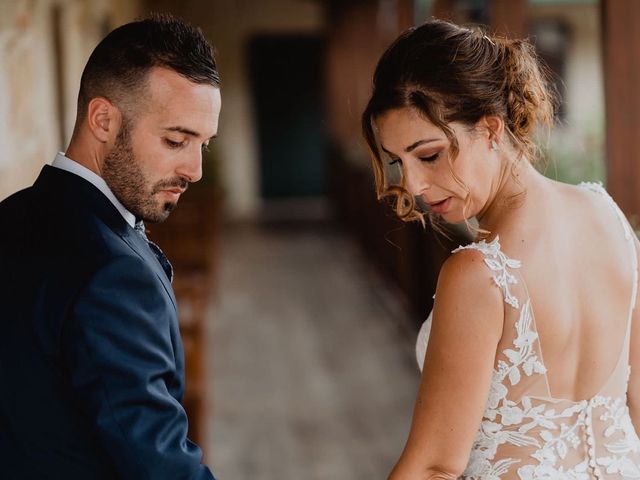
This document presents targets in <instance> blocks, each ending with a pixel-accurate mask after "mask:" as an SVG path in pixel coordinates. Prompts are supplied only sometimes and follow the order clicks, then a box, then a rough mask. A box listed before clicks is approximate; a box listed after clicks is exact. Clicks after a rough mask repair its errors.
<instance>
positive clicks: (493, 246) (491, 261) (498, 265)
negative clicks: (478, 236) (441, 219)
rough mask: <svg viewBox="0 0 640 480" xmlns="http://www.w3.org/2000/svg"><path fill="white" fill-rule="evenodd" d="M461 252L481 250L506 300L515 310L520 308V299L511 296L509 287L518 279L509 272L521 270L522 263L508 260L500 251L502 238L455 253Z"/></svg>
mask: <svg viewBox="0 0 640 480" xmlns="http://www.w3.org/2000/svg"><path fill="white" fill-rule="evenodd" d="M460 250H479V251H480V252H482V254H483V255H484V263H486V264H487V266H488V267H489V268H490V269H491V271H493V272H495V275H494V276H493V281H494V282H495V283H496V285H498V287H500V288H501V289H502V293H503V294H504V300H505V302H507V303H508V304H509V305H511V306H512V307H513V308H519V306H520V304H519V302H518V299H517V298H516V297H515V296H513V295H512V294H511V291H510V289H509V285H512V284H516V283H518V281H517V280H516V277H515V276H514V275H513V274H512V273H511V272H509V268H520V261H519V260H513V259H510V258H508V257H507V256H506V255H505V254H504V253H502V251H501V250H500V238H499V237H498V236H496V238H494V239H493V240H492V241H491V242H490V243H487V242H486V240H482V241H481V242H476V243H472V244H470V245H465V246H461V247H458V248H456V249H455V250H454V251H453V253H456V252H459V251H460Z"/></svg>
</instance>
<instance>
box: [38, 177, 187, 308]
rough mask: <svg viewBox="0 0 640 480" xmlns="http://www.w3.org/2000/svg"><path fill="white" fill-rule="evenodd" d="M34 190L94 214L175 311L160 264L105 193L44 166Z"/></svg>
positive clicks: (83, 180)
mask: <svg viewBox="0 0 640 480" xmlns="http://www.w3.org/2000/svg"><path fill="white" fill-rule="evenodd" d="M33 186H34V188H35V189H36V190H39V191H42V192H48V193H49V194H51V195H54V196H55V195H60V193H59V192H64V195H65V196H67V197H69V201H70V202H71V203H72V204H73V205H72V206H73V208H86V209H88V210H90V211H92V212H94V213H95V214H96V215H97V216H98V217H99V218H100V219H101V220H102V221H103V222H104V223H105V224H106V225H107V226H108V227H109V228H110V229H111V230H113V231H114V232H115V233H116V234H117V235H118V236H120V237H121V238H122V240H123V241H124V242H125V243H126V244H127V245H128V246H129V247H130V248H131V249H132V250H133V251H134V252H135V253H136V254H137V255H138V256H139V257H141V258H142V259H143V260H144V261H145V262H146V263H147V264H148V265H149V266H150V267H151V269H152V270H153V271H154V272H155V274H156V275H157V277H158V278H159V279H160V281H161V282H162V285H163V286H164V289H165V291H166V292H167V295H169V298H170V299H171V302H172V303H173V307H174V308H175V309H176V311H177V307H176V298H175V295H174V293H173V288H172V287H171V282H170V281H169V279H168V278H167V275H166V273H165V272H164V270H163V268H162V266H161V265H160V262H158V259H157V258H156V256H155V255H154V254H153V252H152V251H151V249H150V248H149V245H148V244H147V241H146V240H145V239H144V238H142V236H141V235H140V234H139V233H137V232H136V231H135V230H134V229H133V228H132V227H131V226H130V225H129V224H128V223H127V221H126V220H125V219H124V218H123V217H122V215H121V214H120V212H119V211H118V209H117V208H116V207H115V206H114V205H113V203H111V201H110V200H109V199H108V198H107V197H105V196H104V194H103V193H102V192H101V191H100V190H99V189H98V188H96V187H95V186H94V185H93V184H92V183H91V182H88V181H87V180H85V179H84V178H82V177H79V176H78V175H75V174H73V173H70V172H67V171H65V170H61V169H59V168H55V167H51V166H49V165H45V166H44V167H43V168H42V171H41V172H40V175H39V176H38V178H37V180H36V181H35V183H34V185H33Z"/></svg>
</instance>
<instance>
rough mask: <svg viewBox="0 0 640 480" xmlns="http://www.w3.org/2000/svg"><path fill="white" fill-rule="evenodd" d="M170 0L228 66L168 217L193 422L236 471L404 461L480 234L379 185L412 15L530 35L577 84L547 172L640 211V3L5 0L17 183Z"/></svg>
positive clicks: (337, 468)
mask: <svg viewBox="0 0 640 480" xmlns="http://www.w3.org/2000/svg"><path fill="white" fill-rule="evenodd" d="M149 12H170V13H173V14H175V15H177V16H180V17H182V18H184V19H186V20H187V21H189V22H191V23H194V24H196V25H198V26H200V27H201V28H202V30H203V31H204V32H205V34H206V36H207V37H208V38H209V39H210V40H211V41H212V43H213V44H214V45H215V47H216V50H217V60H218V65H219V69H220V72H221V75H222V79H223V87H222V98H223V109H222V115H221V120H220V129H219V138H218V139H217V140H216V141H215V142H214V144H213V148H212V151H211V152H210V153H209V154H207V157H206V158H205V159H204V162H205V165H204V170H205V174H204V178H203V180H202V181H201V182H200V183H199V184H197V185H194V186H193V187H192V188H191V189H190V190H189V192H187V193H186V194H185V195H184V197H183V199H182V200H181V204H180V205H179V208H178V209H177V210H176V211H175V212H174V214H173V215H172V216H171V218H170V219H169V221H167V222H165V223H164V224H162V225H157V226H156V225H150V226H149V229H150V230H151V236H152V237H153V238H154V239H155V240H156V241H157V243H159V244H160V245H161V247H163V249H164V250H165V251H166V253H167V255H168V256H169V258H170V259H171V260H172V262H173V263H174V266H175V270H176V281H175V283H174V287H175V290H176V293H177V296H178V299H179V304H180V305H179V309H180V316H181V320H180V321H181V329H182V334H183V337H184V341H185V349H186V358H187V392H186V396H185V407H186V409H187V412H188V415H189V419H190V435H191V437H192V438H194V439H195V440H196V441H198V442H199V443H200V444H201V445H202V447H203V450H204V451H205V455H206V458H207V461H208V462H209V463H210V464H211V465H213V469H214V471H215V472H216V473H217V475H218V476H219V477H220V478H233V479H256V478H259V479H261V480H263V479H266V480H269V479H310V480H311V479H318V480H320V479H336V480H341V479H371V478H385V475H386V474H387V473H388V471H389V469H390V468H391V467H392V465H393V462H394V461H395V460H396V459H397V457H398V456H399V454H400V451H401V449H402V447H403V444H404V440H405V438H406V434H407V432H408V428H409V422H410V417H411V412H412V408H413V401H414V397H415V393H416V388H417V383H418V380H419V376H418V371H417V367H416V364H415V359H414V346H413V345H414V340H415V335H416V332H417V329H418V327H419V325H420V323H421V322H422V320H423V319H424V318H425V317H426V316H427V314H428V312H429V310H430V308H431V304H432V295H433V292H434V289H435V281H436V278H437V274H438V270H439V268H440V265H441V264H442V262H443V260H444V259H445V258H446V256H447V255H448V252H449V251H450V250H451V249H452V248H453V247H455V246H457V245H458V244H459V243H462V242H465V241H466V239H465V238H464V237H463V236H461V235H460V234H458V233H455V232H454V234H453V235H452V238H451V239H446V238H442V237H436V236H435V235H434V234H433V232H431V231H430V230H429V229H427V230H424V229H422V228H421V227H419V226H417V225H404V224H402V223H401V222H399V221H398V220H396V219H394V217H393V214H392V213H391V211H390V209H389V208H388V207H387V206H385V205H381V204H378V203H377V201H376V199H375V195H374V190H373V179H372V175H371V172H370V169H369V159H368V156H367V152H366V149H365V148H364V142H363V141H362V139H361V135H360V130H359V115H360V113H361V111H362V109H363V107H364V104H365V103H366V101H367V99H368V95H369V93H370V84H371V76H372V72H373V68H374V66H375V63H376V61H377V59H378V57H379V56H380V54H381V53H382V51H383V50H384V48H385V47H386V46H387V45H388V44H389V43H390V42H391V41H392V40H393V39H394V38H395V37H396V36H397V35H398V34H399V33H400V32H401V31H403V30H405V29H406V28H408V27H411V26H412V25H417V24H420V23H421V22H423V21H424V20H426V19H428V18H430V17H432V16H435V17H438V18H444V19H450V20H453V21H455V22H458V23H465V24H466V23H474V24H484V25H487V26H488V27H489V28H490V29H491V30H492V31H496V32H498V33H501V34H503V35H508V36H513V37H528V38H530V39H531V41H532V42H533V43H534V44H535V46H536V48H537V50H538V52H539V54H540V56H541V57H542V58H543V59H544V60H545V61H546V63H547V64H548V66H549V67H550V68H551V70H552V71H553V72H554V74H555V82H556V86H557V88H558V91H559V92H560V94H561V97H562V102H561V108H560V112H559V116H558V121H557V125H556V128H555V129H554V130H553V132H552V133H551V135H550V136H549V138H546V137H545V138H544V139H543V140H544V141H543V145H542V147H543V155H544V157H545V159H546V161H545V162H544V164H543V166H542V167H541V168H543V170H544V171H545V173H546V174H547V175H548V176H550V177H552V178H557V179H559V180H563V181H567V182H571V183H577V182H580V181H583V180H597V181H603V182H605V184H606V187H607V188H608V189H609V191H610V193H611V194H612V195H613V197H614V198H615V199H616V200H617V201H618V203H619V204H620V206H621V207H622V209H623V210H624V211H625V213H626V214H627V215H628V216H629V217H630V218H631V220H632V222H636V216H637V215H638V213H640V188H639V187H640V171H639V170H640V167H639V166H638V165H639V160H640V158H639V157H640V153H639V151H638V145H637V141H638V138H640V95H639V94H638V92H637V87H638V85H640V30H639V29H638V28H637V26H638V25H640V1H637V0H600V1H598V0H528V1H527V0H342V1H340V0H255V1H251V0H159V1H155V2H154V1H144V0H130V1H126V0H93V1H90V0H0V152H1V153H0V199H3V198H5V197H7V196H8V195H10V194H11V193H13V192H15V191H17V190H19V189H21V188H24V187H26V186H28V185H30V184H31V183H32V182H33V180H34V179H35V177H36V176H37V174H38V172H39V170H40V169H41V167H42V165H44V164H45V163H50V162H51V161H52V160H53V158H54V156H55V153H56V152H57V151H59V150H64V149H65V147H66V145H67V143H68V141H69V138H70V135H71V132H72V128H73V124H74V119H75V114H76V95H77V90H78V85H79V80H80V75H81V72H82V69H83V67H84V64H85V62H86V59H87V58H88V56H89V53H90V52H91V50H92V49H93V48H94V46H95V45H96V43H97V42H98V41H99V40H100V39H101V38H102V37H103V36H104V35H106V33H108V32H109V31H110V30H111V29H113V28H115V27H117V26H118V25H121V24H122V23H126V22H128V21H131V20H133V19H134V18H136V17H138V16H141V15H145V14H147V13H149ZM567 221H570V219H567ZM5 228H7V227H5ZM43 240H45V241H46V239H43Z"/></svg>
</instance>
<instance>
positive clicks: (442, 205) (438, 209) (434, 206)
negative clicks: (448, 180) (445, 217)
mask: <svg viewBox="0 0 640 480" xmlns="http://www.w3.org/2000/svg"><path fill="white" fill-rule="evenodd" d="M450 203H451V197H447V198H445V199H444V200H440V201H439V202H433V203H429V207H430V208H431V211H432V212H434V213H437V214H439V215H442V214H443V213H445V212H446V211H447V210H448V209H449V204H450Z"/></svg>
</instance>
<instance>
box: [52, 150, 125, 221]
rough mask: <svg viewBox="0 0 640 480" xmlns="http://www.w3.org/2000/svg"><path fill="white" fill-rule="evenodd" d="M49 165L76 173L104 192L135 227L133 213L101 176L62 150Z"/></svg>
mask: <svg viewBox="0 0 640 480" xmlns="http://www.w3.org/2000/svg"><path fill="white" fill-rule="evenodd" d="M51 166H52V167H56V168H59V169H61V170H65V171H67V172H70V173H73V174H75V175H78V176H79V177H82V178H84V179H85V180H86V181H87V182H89V183H91V184H92V185H93V186H94V187H96V188H97V189H98V190H100V191H101V192H102V193H103V194H104V196H105V197H107V198H108V199H109V201H111V203H113V206H114V207H116V208H117V209H118V211H119V212H120V214H121V215H122V217H123V218H124V219H125V220H126V222H127V223H128V224H129V225H131V227H133V228H135V224H136V217H135V215H134V214H133V213H131V212H130V211H129V210H127V209H126V207H125V206H124V205H122V203H120V200H118V199H117V198H116V196H115V195H114V194H113V192H112V191H111V189H110V188H109V186H108V185H107V182H105V181H104V179H103V178H102V177H100V176H99V175H96V174H95V173H94V172H92V171H91V170H89V169H88V168H87V167H85V166H83V165H80V164H79V163H78V162H76V161H75V160H71V159H70V158H68V157H66V156H65V154H64V153H62V152H59V153H58V154H57V155H56V158H55V159H54V160H53V163H52V164H51Z"/></svg>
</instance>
